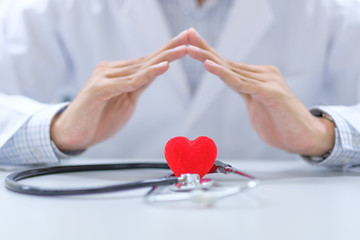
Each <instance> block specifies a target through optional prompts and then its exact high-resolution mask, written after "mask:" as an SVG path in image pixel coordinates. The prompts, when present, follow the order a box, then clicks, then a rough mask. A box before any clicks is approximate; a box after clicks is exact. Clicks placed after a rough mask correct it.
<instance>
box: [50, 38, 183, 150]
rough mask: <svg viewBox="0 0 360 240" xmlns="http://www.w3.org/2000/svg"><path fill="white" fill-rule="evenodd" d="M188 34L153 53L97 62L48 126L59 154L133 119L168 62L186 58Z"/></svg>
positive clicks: (86, 144)
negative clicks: (139, 101)
mask: <svg viewBox="0 0 360 240" xmlns="http://www.w3.org/2000/svg"><path fill="white" fill-rule="evenodd" d="M187 41H188V39H187V32H186V31H184V32H182V33H180V34H179V35H178V36H177V37H175V38H174V39H172V40H171V41H170V42H169V43H167V44H166V45H165V46H163V47H162V48H160V49H159V50H157V51H155V52H154V53H153V54H151V55H148V56H144V57H141V58H137V59H133V60H127V61H110V62H103V63H100V64H99V65H98V66H97V67H96V68H95V70H94V72H93V73H92V75H91V76H90V78H89V79H88V81H87V82H86V84H85V85H84V86H83V88H82V90H81V91H80V92H79V94H78V95H77V96H76V98H75V99H74V101H73V102H72V103H71V104H70V105H69V106H68V107H67V108H66V110H65V111H64V112H63V113H61V114H59V115H58V116H56V117H55V118H54V119H53V121H52V124H51V139H52V140H53V141H54V143H55V145H56V146H57V147H58V148H59V149H60V150H62V151H74V150H82V149H86V148H88V147H90V146H92V145H94V144H96V143H98V142H101V141H103V140H105V139H107V138H109V137H111V136H112V135H114V134H115V133H116V132H117V131H119V130H120V129H121V128H122V127H124V125H125V124H126V123H127V122H128V120H129V119H130V117H131V116H132V114H133V112H134V109H135V105H136V101H137V99H138V97H139V95H140V94H141V93H142V92H143V91H144V89H145V88H146V87H147V86H149V84H150V83H151V82H152V81H153V80H154V79H155V78H156V77H157V76H159V75H161V74H163V73H164V72H166V70H167V69H168V67H169V62H171V61H174V60H176V59H180V58H182V57H184V56H185V55H186V52H187V48H186V46H185V45H186V44H187Z"/></svg>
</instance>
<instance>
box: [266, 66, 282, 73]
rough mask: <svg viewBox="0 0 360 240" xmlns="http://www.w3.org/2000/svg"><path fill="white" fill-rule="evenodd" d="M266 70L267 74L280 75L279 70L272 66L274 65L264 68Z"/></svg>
mask: <svg viewBox="0 0 360 240" xmlns="http://www.w3.org/2000/svg"><path fill="white" fill-rule="evenodd" d="M266 68H267V69H268V70H269V72H271V73H275V74H277V73H280V70H279V68H277V67H276V66H274V65H269V66H266Z"/></svg>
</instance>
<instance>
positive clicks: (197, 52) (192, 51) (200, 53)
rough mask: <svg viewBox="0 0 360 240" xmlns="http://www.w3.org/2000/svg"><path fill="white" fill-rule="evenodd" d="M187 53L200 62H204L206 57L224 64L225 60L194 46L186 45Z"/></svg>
mask: <svg viewBox="0 0 360 240" xmlns="http://www.w3.org/2000/svg"><path fill="white" fill-rule="evenodd" d="M187 53H188V55H189V56H190V57H192V58H194V59H196V60H199V61H201V62H205V61H206V60H207V59H209V60H211V61H213V62H215V63H217V64H221V65H226V62H225V61H224V59H223V58H219V57H218V56H217V55H215V54H213V53H212V52H209V51H207V50H205V49H201V48H198V47H194V46H188V50H187Z"/></svg>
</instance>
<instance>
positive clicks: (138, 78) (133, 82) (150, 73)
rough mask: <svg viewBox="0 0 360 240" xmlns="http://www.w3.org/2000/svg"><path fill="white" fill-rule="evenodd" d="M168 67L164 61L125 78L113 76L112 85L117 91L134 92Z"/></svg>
mask: <svg viewBox="0 0 360 240" xmlns="http://www.w3.org/2000/svg"><path fill="white" fill-rule="evenodd" d="M168 68H169V63H168V62H166V61H165V62H161V63H159V64H156V65H152V66H150V67H148V68H145V69H143V70H141V71H140V72H138V73H136V74H134V75H132V76H128V77H127V78H126V79H125V80H124V79H123V78H118V79H116V78H114V81H113V82H114V86H113V87H114V88H115V89H117V91H118V92H134V91H136V90H138V89H140V88H142V87H144V86H146V85H147V84H149V83H150V82H152V81H153V80H154V79H155V78H156V77H158V76H159V75H161V74H163V73H165V72H166V71H167V70H168Z"/></svg>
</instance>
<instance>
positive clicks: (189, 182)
mask: <svg viewBox="0 0 360 240" xmlns="http://www.w3.org/2000/svg"><path fill="white" fill-rule="evenodd" d="M213 184H214V181H213V180H212V179H206V178H203V179H201V178H200V176H199V174H190V173H187V174H181V176H180V178H179V182H178V183H177V184H174V185H171V186H169V190H171V191H174V192H187V191H192V190H197V189H199V190H200V189H207V188H209V187H211V186H212V185H213Z"/></svg>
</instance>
